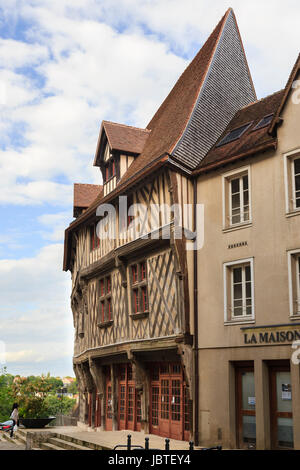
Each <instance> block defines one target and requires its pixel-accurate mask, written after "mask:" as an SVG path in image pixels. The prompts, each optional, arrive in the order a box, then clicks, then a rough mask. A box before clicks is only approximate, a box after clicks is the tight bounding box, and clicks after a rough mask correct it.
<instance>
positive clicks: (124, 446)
mask: <svg viewBox="0 0 300 470" xmlns="http://www.w3.org/2000/svg"><path fill="white" fill-rule="evenodd" d="M117 449H125V450H135V449H140V450H161V449H154V448H150V438H149V437H145V447H143V446H141V445H133V444H132V441H131V434H128V435H127V444H118V445H116V446H115V447H114V449H113V450H117ZM164 450H170V439H165V449H164ZM188 450H189V451H191V450H194V442H193V441H190V442H189V449H188ZM200 450H222V446H214V447H205V448H203V449H200Z"/></svg>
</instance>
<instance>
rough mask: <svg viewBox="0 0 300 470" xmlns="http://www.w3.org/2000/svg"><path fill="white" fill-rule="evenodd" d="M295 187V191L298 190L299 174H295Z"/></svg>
mask: <svg viewBox="0 0 300 470" xmlns="http://www.w3.org/2000/svg"><path fill="white" fill-rule="evenodd" d="M295 188H296V191H299V189H300V176H296V178H295Z"/></svg>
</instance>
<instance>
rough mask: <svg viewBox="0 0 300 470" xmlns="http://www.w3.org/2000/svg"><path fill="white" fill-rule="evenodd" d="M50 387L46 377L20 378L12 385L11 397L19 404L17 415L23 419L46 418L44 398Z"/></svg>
mask: <svg viewBox="0 0 300 470" xmlns="http://www.w3.org/2000/svg"><path fill="white" fill-rule="evenodd" d="M50 391H51V385H50V384H49V383H48V382H47V380H46V377H44V376H41V377H35V378H33V376H31V377H28V378H26V377H20V378H18V380H15V381H14V383H13V384H12V391H11V396H12V397H13V399H14V401H16V402H18V403H19V414H20V416H21V417H23V418H46V417H47V416H48V410H47V407H46V401H45V400H46V397H47V396H48V395H49V394H50Z"/></svg>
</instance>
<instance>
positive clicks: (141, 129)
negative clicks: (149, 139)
mask: <svg viewBox="0 0 300 470" xmlns="http://www.w3.org/2000/svg"><path fill="white" fill-rule="evenodd" d="M102 122H103V123H104V124H105V123H107V124H112V125H113V126H121V127H129V128H131V129H136V130H138V131H143V132H147V133H148V132H151V130H150V129H144V128H142V127H136V126H129V125H128V124H121V123H119V122H113V121H107V120H103V121H102Z"/></svg>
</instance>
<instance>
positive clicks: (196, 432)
mask: <svg viewBox="0 0 300 470" xmlns="http://www.w3.org/2000/svg"><path fill="white" fill-rule="evenodd" d="M193 191H194V211H193V212H194V231H195V232H196V230H197V178H194V180H193ZM197 255H198V253H197V250H194V333H195V334H194V366H195V394H194V410H195V415H194V416H195V421H194V443H195V445H196V446H198V445H199V353H198V259H197Z"/></svg>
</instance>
